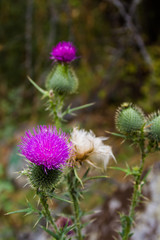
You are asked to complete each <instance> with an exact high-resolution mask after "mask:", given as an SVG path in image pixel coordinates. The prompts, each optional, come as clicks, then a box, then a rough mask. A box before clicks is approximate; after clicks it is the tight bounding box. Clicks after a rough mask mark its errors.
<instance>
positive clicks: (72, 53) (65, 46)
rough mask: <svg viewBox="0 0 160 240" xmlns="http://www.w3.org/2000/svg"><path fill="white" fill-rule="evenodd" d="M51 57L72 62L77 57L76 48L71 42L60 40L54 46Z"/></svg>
mask: <svg viewBox="0 0 160 240" xmlns="http://www.w3.org/2000/svg"><path fill="white" fill-rule="evenodd" d="M50 54H51V57H50V59H53V60H55V61H60V62H68V63H69V62H72V61H73V60H75V59H76V58H77V57H76V48H75V46H74V45H73V44H72V43H71V42H64V41H63V42H59V43H58V44H57V45H56V46H55V47H53V49H52V52H51V53H50Z"/></svg>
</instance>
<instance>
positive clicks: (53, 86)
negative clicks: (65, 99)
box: [46, 63, 78, 95]
mask: <svg viewBox="0 0 160 240" xmlns="http://www.w3.org/2000/svg"><path fill="white" fill-rule="evenodd" d="M46 88H47V89H48V90H53V91H54V92H56V93H58V94H65V95H67V94H72V93H75V92H76V90H77V88H78V79H77V77H76V74H75V72H74V70H73V69H72V68H71V66H69V65H68V64H63V63H57V64H56V65H55V66H54V67H53V69H52V71H51V72H50V73H49V75H48V77H47V79H46Z"/></svg>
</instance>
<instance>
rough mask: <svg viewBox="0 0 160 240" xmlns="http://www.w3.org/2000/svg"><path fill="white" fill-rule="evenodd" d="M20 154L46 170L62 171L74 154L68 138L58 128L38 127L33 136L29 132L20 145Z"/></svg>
mask: <svg viewBox="0 0 160 240" xmlns="http://www.w3.org/2000/svg"><path fill="white" fill-rule="evenodd" d="M19 152H20V153H21V154H23V155H24V156H25V157H26V158H27V159H28V160H29V161H31V162H32V163H35V164H36V165H42V166H44V168H45V169H60V168H62V167H63V166H65V165H66V164H67V160H68V159H69V158H70V155H71V152H72V144H71V143H69V141H68V136H67V135H66V134H65V133H64V132H62V131H59V132H57V129H56V127H52V126H49V127H47V126H38V127H37V129H35V128H33V134H32V133H31V132H30V130H28V131H27V132H26V133H25V136H24V137H22V141H21V143H20V145H19Z"/></svg>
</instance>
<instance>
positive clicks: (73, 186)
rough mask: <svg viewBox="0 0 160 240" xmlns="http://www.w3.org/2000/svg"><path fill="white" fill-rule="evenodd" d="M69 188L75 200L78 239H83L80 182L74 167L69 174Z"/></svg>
mask: <svg viewBox="0 0 160 240" xmlns="http://www.w3.org/2000/svg"><path fill="white" fill-rule="evenodd" d="M67 180H68V189H69V193H70V197H71V199H72V202H73V210H74V216H75V222H76V227H77V229H76V231H77V239H78V240H83V238H82V234H81V222H80V206H79V199H78V184H77V179H76V176H75V172H74V169H71V171H70V172H69V174H68V179H67Z"/></svg>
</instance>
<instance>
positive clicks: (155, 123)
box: [146, 111, 160, 142]
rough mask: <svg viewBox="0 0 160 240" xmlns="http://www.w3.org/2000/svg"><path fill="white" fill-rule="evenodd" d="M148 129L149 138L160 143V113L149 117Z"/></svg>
mask: <svg viewBox="0 0 160 240" xmlns="http://www.w3.org/2000/svg"><path fill="white" fill-rule="evenodd" d="M146 128H147V129H148V137H149V138H150V139H152V140H154V141H156V142H160V111H158V112H156V113H152V114H151V115H149V117H148V121H147V126H146Z"/></svg>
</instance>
